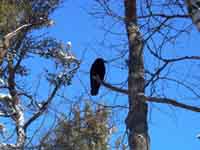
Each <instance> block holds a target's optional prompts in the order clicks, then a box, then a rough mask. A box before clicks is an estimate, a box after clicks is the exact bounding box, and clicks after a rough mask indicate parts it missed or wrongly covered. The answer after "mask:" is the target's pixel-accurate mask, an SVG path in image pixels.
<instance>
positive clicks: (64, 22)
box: [48, 0, 200, 150]
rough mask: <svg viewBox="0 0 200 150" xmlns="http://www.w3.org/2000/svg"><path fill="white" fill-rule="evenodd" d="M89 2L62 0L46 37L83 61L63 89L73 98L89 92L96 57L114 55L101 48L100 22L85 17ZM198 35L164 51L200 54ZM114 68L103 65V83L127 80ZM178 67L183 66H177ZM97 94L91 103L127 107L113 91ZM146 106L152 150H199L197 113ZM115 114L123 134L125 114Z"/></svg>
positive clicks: (174, 92) (180, 92)
mask: <svg viewBox="0 0 200 150" xmlns="http://www.w3.org/2000/svg"><path fill="white" fill-rule="evenodd" d="M89 3H90V1H80V2H78V1H72V0H69V1H66V3H64V5H63V6H62V7H61V8H59V9H58V10H57V11H56V12H55V13H54V15H53V16H52V18H53V19H54V20H55V22H56V25H55V26H54V27H52V28H50V29H48V31H49V34H50V35H51V36H53V37H55V38H57V39H58V40H61V41H63V42H65V43H66V42H67V41H68V40H70V41H72V45H73V48H72V50H73V53H74V54H75V55H76V56H77V57H78V58H82V60H83V62H82V64H81V68H80V71H79V73H78V75H77V76H76V77H75V78H74V79H73V82H72V86H70V87H68V88H67V92H68V93H69V95H70V96H74V95H77V93H78V94H80V95H81V93H82V92H85V91H87V90H86V89H88V90H89V74H88V71H89V68H90V65H91V63H92V61H93V60H94V59H95V58H96V57H104V58H106V59H110V58H112V57H114V54H117V53H116V52H113V50H109V48H105V49H104V46H106V44H107V43H106V42H107V40H104V42H105V43H101V42H102V41H103V37H104V36H105V32H104V31H103V30H102V25H101V21H97V20H96V19H95V18H93V17H91V16H89V15H88V13H87V11H89V10H87V9H86V8H90V5H88V4H89ZM121 26H122V27H123V24H121ZM122 30H123V29H122ZM194 30H195V29H194ZM199 35H200V34H199V33H196V32H195V31H194V32H192V34H191V35H189V36H187V37H186V36H184V38H180V40H179V43H177V45H178V46H177V45H176V44H175V45H174V46H172V47H168V48H170V49H171V53H172V55H174V56H176V55H178V54H179V53H182V54H183V55H184V54H190V55H193V54H200V51H199V50H198V49H199V40H200V36H199ZM122 36H125V35H122ZM107 38H112V36H107ZM108 41H109V40H108ZM110 41H112V42H115V41H118V39H117V38H116V37H115V39H114V40H110ZM181 42H182V43H181ZM180 43H181V44H180ZM172 48H173V50H172ZM191 48H192V49H193V51H192V50H191ZM195 49H196V50H195ZM176 50H177V51H176ZM180 50H181V52H180ZM197 51H199V52H197ZM119 63H121V64H120V65H122V64H123V62H120V61H119ZM115 65H119V64H115V63H113V64H111V65H110V64H108V65H107V68H108V70H107V76H106V80H107V81H108V82H110V83H113V84H117V83H120V81H124V80H126V77H127V74H126V73H127V71H126V70H124V69H121V72H120V71H119V69H116V68H115ZM180 67H183V66H182V65H180ZM180 69H182V68H180ZM187 69H188V68H186V70H187ZM190 69H191V68H190ZM195 71H196V72H197V73H198V71H197V69H195ZM178 78H179V77H178ZM80 79H81V82H80ZM74 85H78V86H74ZM175 89H176V90H175ZM167 92H169V93H170V94H168V95H172V96H175V97H178V96H179V95H181V96H183V94H185V91H183V90H182V89H181V90H180V89H178V88H173V90H170V88H168V89H167ZM100 93H101V94H102V93H104V94H105V97H101V96H100V97H95V98H92V99H93V100H94V101H96V100H99V99H102V102H106V103H111V104H127V101H128V100H127V97H126V96H121V95H116V93H113V92H112V93H111V94H108V90H106V89H105V88H102V90H101V91H100ZM186 96H188V95H186ZM116 97H117V98H116ZM149 106H150V111H149V133H150V137H151V149H152V150H198V149H199V148H200V140H198V139H197V138H196V135H197V134H198V133H200V114H198V113H193V112H190V111H186V110H182V109H178V108H174V107H172V106H167V105H158V104H150V105H149ZM117 112H119V111H117ZM114 115H116V113H114ZM117 115H118V118H116V117H115V121H116V122H117V121H121V125H120V126H119V131H124V128H123V125H122V124H123V123H124V119H125V117H126V111H125V112H124V113H121V114H117ZM119 116H120V117H119Z"/></svg>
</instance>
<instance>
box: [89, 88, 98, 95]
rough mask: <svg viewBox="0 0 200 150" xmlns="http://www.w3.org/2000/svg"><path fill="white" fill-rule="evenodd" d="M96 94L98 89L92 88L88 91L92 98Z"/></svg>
mask: <svg viewBox="0 0 200 150" xmlns="http://www.w3.org/2000/svg"><path fill="white" fill-rule="evenodd" d="M98 92H99V89H96V88H92V89H91V91H90V93H91V95H92V96H95V95H97V94H98Z"/></svg>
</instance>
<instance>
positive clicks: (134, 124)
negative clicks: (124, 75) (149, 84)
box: [124, 0, 150, 150]
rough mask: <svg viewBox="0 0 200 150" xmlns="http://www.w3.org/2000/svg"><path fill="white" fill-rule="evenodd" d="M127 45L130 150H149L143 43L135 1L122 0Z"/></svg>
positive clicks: (127, 124)
mask: <svg viewBox="0 0 200 150" xmlns="http://www.w3.org/2000/svg"><path fill="white" fill-rule="evenodd" d="M124 5H125V25H126V31H127V36H128V43H129V78H128V91H129V92H128V93H129V113H128V116H127V118H126V126H127V129H128V140H129V147H130V149H131V150H149V144H150V143H149V136H148V125H147V112H148V106H147V103H146V102H145V97H144V87H145V81H144V62H143V41H142V37H141V35H140V32H139V28H138V26H137V19H136V16H137V13H136V12H137V8H136V0H124Z"/></svg>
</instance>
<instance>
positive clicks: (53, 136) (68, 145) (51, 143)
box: [41, 103, 109, 150]
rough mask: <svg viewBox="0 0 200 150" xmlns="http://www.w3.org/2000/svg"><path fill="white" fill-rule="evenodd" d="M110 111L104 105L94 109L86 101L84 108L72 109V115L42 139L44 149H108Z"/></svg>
mask: <svg viewBox="0 0 200 150" xmlns="http://www.w3.org/2000/svg"><path fill="white" fill-rule="evenodd" d="M108 115H109V113H108V111H107V110H106V109H104V108H102V107H98V108H97V109H95V110H92V108H91V104H89V103H86V104H85V105H84V108H83V110H82V111H81V110H80V108H79V107H76V108H74V109H73V110H72V117H71V118H70V119H67V120H61V121H59V123H58V126H57V127H56V128H55V129H54V130H53V132H51V133H48V134H47V135H45V136H44V137H43V139H42V142H41V145H42V148H43V149H44V150H52V149H55V150H108V149H109V146H108V139H109V126H108Z"/></svg>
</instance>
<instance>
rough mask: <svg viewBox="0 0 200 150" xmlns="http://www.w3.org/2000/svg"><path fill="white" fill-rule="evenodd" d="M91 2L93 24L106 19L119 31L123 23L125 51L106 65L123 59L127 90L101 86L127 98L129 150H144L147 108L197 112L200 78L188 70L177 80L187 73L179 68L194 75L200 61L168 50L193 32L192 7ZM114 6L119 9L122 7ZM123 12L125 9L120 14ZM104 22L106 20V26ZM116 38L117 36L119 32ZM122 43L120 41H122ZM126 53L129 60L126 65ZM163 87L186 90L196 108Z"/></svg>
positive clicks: (132, 0)
mask: <svg viewBox="0 0 200 150" xmlns="http://www.w3.org/2000/svg"><path fill="white" fill-rule="evenodd" d="M95 2H96V3H95V4H97V5H95V6H97V7H94V8H100V9H93V10H92V12H91V14H92V15H93V16H95V17H97V18H98V19H99V18H100V19H104V22H105V18H106V17H107V18H108V17H110V18H111V19H108V20H109V21H111V20H115V22H120V23H121V24H120V25H121V26H122V24H124V25H125V32H126V35H127V39H128V40H127V43H125V44H127V49H123V50H121V56H120V57H116V58H115V59H113V60H111V62H112V61H119V60H121V59H122V58H125V60H124V62H127V65H128V83H127V84H128V86H127V87H128V89H123V88H119V87H116V86H113V85H111V84H109V83H107V82H106V81H103V82H102V84H103V85H104V86H105V87H107V88H109V89H111V90H113V91H116V92H120V93H122V94H126V95H127V96H128V100H129V112H128V116H127V118H126V127H127V130H128V142H129V147H130V149H131V150H132V149H134V150H149V149H150V137H149V134H148V123H147V122H148V118H147V114H148V111H149V109H148V104H147V103H162V104H168V105H172V106H174V107H176V108H183V109H186V110H190V111H194V112H200V107H198V106H199V92H200V91H199V86H198V84H199V78H197V77H195V73H196V72H195V71H194V70H193V71H190V72H189V74H190V75H189V76H187V78H182V77H183V76H184V75H185V74H186V73H188V70H189V69H183V67H184V65H188V64H190V65H193V66H195V67H196V69H195V70H196V71H197V69H199V67H198V65H196V64H195V63H196V62H199V60H200V56H199V55H198V52H197V51H196V52H194V51H193V52H192V50H190V51H191V54H188V55H184V54H183V53H178V54H176V55H178V56H174V55H173V54H174V53H175V52H173V51H172V50H169V49H167V48H169V47H170V46H171V45H173V46H176V45H177V41H179V39H181V42H183V44H184V42H185V41H183V40H184V38H185V37H186V36H188V35H189V34H192V33H191V31H193V30H192V29H194V30H196V28H194V27H193V26H194V25H193V23H192V22H191V20H192V19H193V22H194V23H195V24H197V26H198V21H197V20H198V18H195V19H194V16H192V15H193V14H191V11H190V12H188V7H191V6H188V3H186V1H184V0H180V1H177V0H167V1H154V0H142V1H137V0H124V1H123V3H121V2H116V1H112V0H109V1H107V0H95ZM189 2H190V1H189ZM117 6H123V8H122V7H120V8H119V7H117ZM196 6H197V5H196ZM122 10H124V15H123V11H122ZM196 10H197V9H196ZM192 11H195V10H192ZM192 13H194V12H192ZM195 17H198V16H195ZM191 18H192V19H191ZM109 21H107V22H108V24H109ZM105 26H106V25H105V24H104V28H103V29H104V30H105V32H106V33H110V34H115V33H117V30H118V31H122V32H121V34H123V33H124V32H123V30H120V28H118V29H113V28H110V29H107V30H106V27H105ZM118 27H119V26H118ZM115 35H118V36H120V33H119V32H118V34H115ZM121 39H122V40H124V37H123V38H121ZM115 48H116V47H115ZM118 49H119V48H118ZM124 53H125V54H124ZM127 53H128V61H126V56H127V55H126V54H127ZM195 54H196V55H195ZM149 62H152V64H151V63H149ZM180 63H181V65H180ZM178 64H179V65H180V66H179V67H178ZM180 67H181V68H180ZM180 76H182V77H180ZM99 82H101V81H100V80H99ZM167 85H171V88H172V89H174V90H175V89H176V87H177V86H179V87H180V89H182V90H184V91H185V90H187V92H188V93H189V94H188V95H189V96H190V97H193V99H195V104H194V103H193V105H191V104H190V103H189V101H187V100H186V99H182V98H181V96H180V97H178V96H177V95H170V93H169V92H167V90H165V87H166V86H167ZM163 87H164V88H163ZM182 94H183V93H182Z"/></svg>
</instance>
